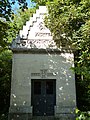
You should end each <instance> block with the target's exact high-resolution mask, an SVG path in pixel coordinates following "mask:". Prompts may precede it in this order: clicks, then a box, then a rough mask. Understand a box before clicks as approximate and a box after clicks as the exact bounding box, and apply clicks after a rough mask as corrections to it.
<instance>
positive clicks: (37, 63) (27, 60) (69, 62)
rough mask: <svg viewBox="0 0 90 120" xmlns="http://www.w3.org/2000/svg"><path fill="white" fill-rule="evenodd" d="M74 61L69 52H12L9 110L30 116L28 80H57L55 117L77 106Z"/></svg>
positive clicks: (29, 82)
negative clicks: (72, 68)
mask: <svg viewBox="0 0 90 120" xmlns="http://www.w3.org/2000/svg"><path fill="white" fill-rule="evenodd" d="M73 60H74V56H73V54H70V53H61V54H49V53H48V54H23V53H18V54H14V55H13V65H12V82H11V86H12V88H11V100H10V109H9V113H10V114H12V113H18V114H20V113H22V114H27V115H28V114H29V115H32V109H33V107H32V106H31V79H56V106H55V116H56V117H58V116H61V115H64V114H70V115H71V114H73V113H74V110H75V107H76V92H75V76H74V72H73V71H72V70H71V67H73V65H74V61H73ZM27 120H28V118H27Z"/></svg>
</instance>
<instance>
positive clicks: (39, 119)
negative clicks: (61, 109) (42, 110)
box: [28, 116, 60, 120]
mask: <svg viewBox="0 0 90 120" xmlns="http://www.w3.org/2000/svg"><path fill="white" fill-rule="evenodd" d="M28 120H60V119H59V118H56V117H53V116H35V117H32V118H29V119H28Z"/></svg>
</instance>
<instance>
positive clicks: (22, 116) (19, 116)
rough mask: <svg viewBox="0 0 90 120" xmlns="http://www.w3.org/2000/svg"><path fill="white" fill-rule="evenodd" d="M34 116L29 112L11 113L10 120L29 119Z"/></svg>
mask: <svg viewBox="0 0 90 120" xmlns="http://www.w3.org/2000/svg"><path fill="white" fill-rule="evenodd" d="M30 118H32V115H31V114H28V113H9V114H8V120H29V119H30Z"/></svg>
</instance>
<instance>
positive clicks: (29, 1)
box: [10, 0, 35, 11]
mask: <svg viewBox="0 0 90 120" xmlns="http://www.w3.org/2000/svg"><path fill="white" fill-rule="evenodd" d="M10 1H11V0H10ZM26 1H27V3H28V8H31V7H32V5H35V3H32V2H31V0H26ZM18 8H19V5H18V3H15V5H13V6H12V9H13V10H14V11H16V10H17V9H18Z"/></svg>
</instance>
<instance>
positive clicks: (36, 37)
mask: <svg viewBox="0 0 90 120" xmlns="http://www.w3.org/2000/svg"><path fill="white" fill-rule="evenodd" d="M47 13H48V12H47V8H46V6H40V7H39V9H38V10H36V13H35V14H33V17H31V18H30V20H29V21H27V22H26V25H24V26H23V29H22V30H20V33H19V35H18V36H17V38H16V40H14V41H13V43H12V48H16V49H18V48H22V49H23V48H27V49H31V48H38V49H47V48H53V49H56V48H57V46H56V44H55V42H54V40H53V37H52V34H51V32H50V30H49V29H48V28H47V27H46V26H45V24H44V18H45V16H46V15H47Z"/></svg>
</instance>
